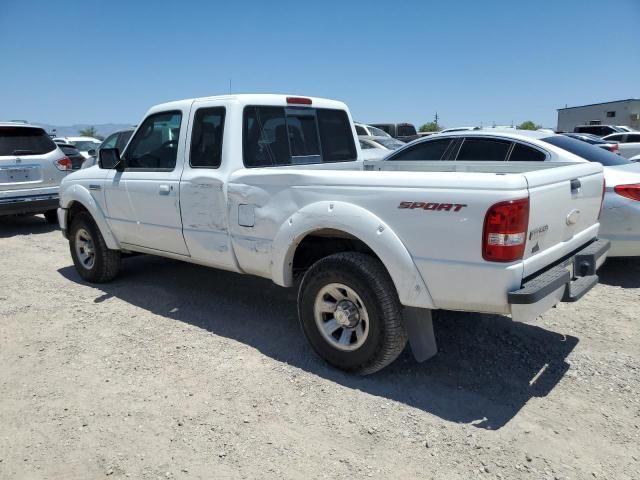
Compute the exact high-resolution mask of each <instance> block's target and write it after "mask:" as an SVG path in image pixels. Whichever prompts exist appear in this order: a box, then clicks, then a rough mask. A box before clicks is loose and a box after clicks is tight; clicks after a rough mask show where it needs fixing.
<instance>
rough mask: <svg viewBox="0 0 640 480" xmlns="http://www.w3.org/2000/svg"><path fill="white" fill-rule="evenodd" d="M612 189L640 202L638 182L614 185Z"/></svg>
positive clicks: (639, 185) (639, 184)
mask: <svg viewBox="0 0 640 480" xmlns="http://www.w3.org/2000/svg"><path fill="white" fill-rule="evenodd" d="M613 190H614V191H615V192H616V193H617V194H618V195H622V196H623V197H625V198H629V199H631V200H637V201H638V202H640V183H636V184H634V185H616V186H615V187H613Z"/></svg>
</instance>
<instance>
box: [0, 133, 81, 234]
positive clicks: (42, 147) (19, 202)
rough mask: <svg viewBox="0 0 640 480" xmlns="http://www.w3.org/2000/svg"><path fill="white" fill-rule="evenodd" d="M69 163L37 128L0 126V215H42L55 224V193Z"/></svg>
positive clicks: (71, 165)
mask: <svg viewBox="0 0 640 480" xmlns="http://www.w3.org/2000/svg"><path fill="white" fill-rule="evenodd" d="M72 168H73V162H72V161H71V159H70V158H68V157H67V156H66V155H65V154H64V152H63V151H62V150H60V148H59V147H58V146H57V145H56V144H55V143H54V142H53V140H51V138H49V135H47V133H46V132H45V131H44V130H43V129H42V128H40V127H36V126H33V125H28V124H24V123H14V122H5V123H0V216H3V215H22V214H34V213H44V216H45V218H46V220H47V222H49V223H58V217H57V209H58V202H59V197H58V190H59V188H60V182H61V181H62V179H63V178H64V177H65V176H66V175H67V174H68V173H69V172H71V170H72Z"/></svg>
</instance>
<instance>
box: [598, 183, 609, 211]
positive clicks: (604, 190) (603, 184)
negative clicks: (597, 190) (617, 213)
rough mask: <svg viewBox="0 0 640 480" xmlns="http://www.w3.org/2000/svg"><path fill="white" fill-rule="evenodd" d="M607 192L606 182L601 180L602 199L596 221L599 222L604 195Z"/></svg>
mask: <svg viewBox="0 0 640 480" xmlns="http://www.w3.org/2000/svg"><path fill="white" fill-rule="evenodd" d="M606 191H607V180H606V179H604V178H603V179H602V198H601V199H600V211H599V212H598V220H600V215H602V207H604V193H605V192H606Z"/></svg>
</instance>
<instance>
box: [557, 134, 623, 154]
mask: <svg viewBox="0 0 640 480" xmlns="http://www.w3.org/2000/svg"><path fill="white" fill-rule="evenodd" d="M562 135H566V136H567V137H571V138H575V139H576V140H580V141H582V142H586V143H588V144H589V145H593V146H596V147H598V148H604V149H605V150H608V151H609V152H611V153H620V152H619V151H618V150H619V146H618V142H609V141H607V140H605V139H603V138H602V137H598V136H597V135H593V134H591V133H563V134H562Z"/></svg>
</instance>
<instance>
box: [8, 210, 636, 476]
mask: <svg viewBox="0 0 640 480" xmlns="http://www.w3.org/2000/svg"><path fill="white" fill-rule="evenodd" d="M639 313H640V260H626V261H611V260H610V261H608V263H607V264H606V265H605V267H603V269H602V270H601V284H600V285H598V286H597V287H596V288H595V289H594V290H592V291H591V292H590V293H589V294H588V295H587V296H586V297H585V298H583V299H582V300H581V301H580V302H578V303H577V304H573V305H571V304H563V305H561V306H559V307H558V308H556V309H553V310H552V311H550V312H548V313H547V314H546V315H544V317H542V318H541V319H540V320H539V321H538V322H537V323H536V324H535V325H533V324H517V323H513V322H511V321H510V319H509V318H508V317H503V316H499V315H477V314H460V313H448V312H438V315H437V317H436V335H437V338H438V342H439V346H440V353H439V355H438V356H437V357H436V358H434V359H433V360H431V361H429V362H427V363H424V364H416V363H415V362H414V361H413V359H412V357H411V356H410V354H409V352H408V351H406V352H405V353H403V355H402V356H401V357H400V359H399V360H398V361H396V362H395V363H394V364H392V365H391V366H390V367H387V368H386V369H384V370H383V371H381V372H379V373H378V374H375V375H373V376H370V377H364V378H361V377H354V376H350V375H347V374H343V373H341V372H339V371H336V370H334V369H332V368H330V367H328V366H326V365H325V364H324V363H323V362H322V361H321V360H319V359H318V358H317V357H316V356H315V355H314V354H313V353H312V351H311V350H310V348H309V347H308V346H307V344H306V341H305V339H304V338H303V335H302V333H301V331H300V329H299V327H298V323H297V318H296V308H295V293H294V292H292V291H288V290H284V289H281V288H279V287H276V286H274V285H273V284H271V283H270V282H268V281H265V280H261V279H256V278H251V277H246V276H240V275H235V274H232V273H226V272H220V271H215V270H211V269H206V268H201V267H198V266H194V265H189V264H185V263H180V262H176V261H171V260H166V259H161V258H154V257H149V256H138V257H134V258H130V259H127V260H126V261H125V262H124V268H123V270H122V273H121V276H120V277H119V278H118V279H117V280H116V281H115V282H113V283H111V284H107V285H101V286H97V287H96V286H92V285H88V284H86V283H85V282H83V281H82V280H81V279H80V278H79V276H78V275H77V274H76V272H75V270H74V268H73V266H72V262H71V259H70V256H69V252H68V247H67V243H66V241H65V240H64V239H63V238H62V236H61V235H60V232H59V231H58V230H57V229H55V228H54V227H51V226H49V225H47V224H46V223H44V220H43V219H42V218H40V217H31V218H21V219H17V220H16V219H13V220H7V219H0V365H1V366H2V367H1V369H0V392H1V396H0V478H11V479H13V478H19V479H23V478H28V479H32V478H33V479H40V478H43V479H44V478H49V479H62V478H64V479H76V478H77V479H93V478H127V477H128V478H141V479H155V478H164V479H167V478H170V479H174V478H175V479H191V478H216V479H224V478H305V479H312V478H349V479H352V478H384V479H386V478H403V479H409V478H421V479H423V478H424V479H438V480H440V479H473V478H481V479H495V478H502V479H520V478H523V479H569V478H571V479H593V478H609V479H616V480H622V479H639V478H640V446H639V445H640V396H639V393H640V382H639V374H640V340H639V339H640V335H638V334H639V333H640V318H639V317H640V315H639Z"/></svg>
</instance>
